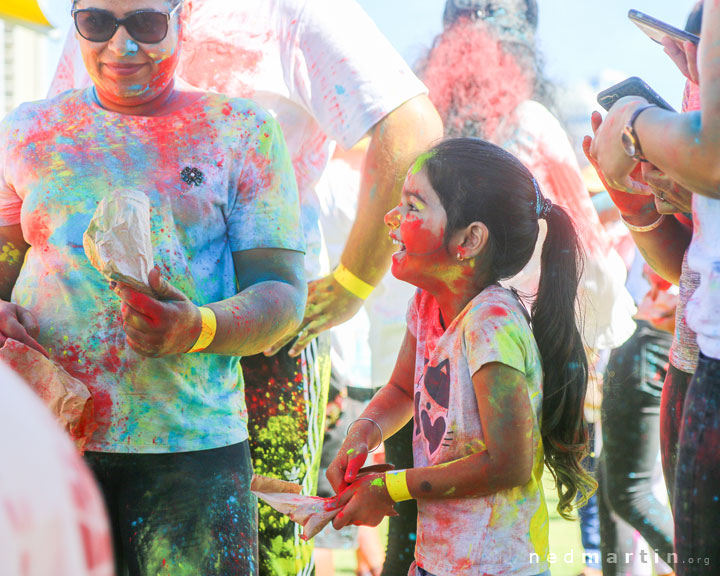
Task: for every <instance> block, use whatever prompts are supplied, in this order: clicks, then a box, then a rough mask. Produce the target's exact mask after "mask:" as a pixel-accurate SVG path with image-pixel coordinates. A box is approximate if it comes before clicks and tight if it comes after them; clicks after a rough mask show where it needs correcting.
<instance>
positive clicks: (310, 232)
mask: <svg viewBox="0 0 720 576" xmlns="http://www.w3.org/2000/svg"><path fill="white" fill-rule="evenodd" d="M189 17H190V19H189V22H188V27H187V34H186V35H185V38H184V41H183V46H182V53H181V55H180V63H179V65H178V76H179V77H180V78H182V79H183V80H185V81H186V82H188V83H190V84H191V85H193V86H197V87H198V88H201V89H203V90H212V91H215V92H222V93H223V94H228V95H230V96H237V97H242V98H251V99H253V100H254V101H256V102H258V103H259V104H260V105H261V106H263V107H264V108H265V109H266V110H269V111H270V112H271V113H272V114H273V116H275V118H277V120H278V122H279V123H280V126H281V127H282V130H283V133H284V135H285V139H286V141H287V145H288V149H289V150H290V157H291V159H292V163H293V166H294V168H295V176H296V178H297V183H298V190H299V193H300V202H301V205H302V222H303V229H304V231H305V237H306V241H307V256H306V258H305V268H306V272H307V275H308V278H310V279H312V278H317V277H318V276H320V275H323V274H326V273H327V272H328V264H327V254H326V253H325V252H324V247H323V245H322V232H321V228H320V225H319V218H320V208H319V204H318V198H317V195H316V194H315V185H316V184H317V182H318V180H319V179H320V176H321V175H322V173H323V171H324V170H325V167H326V166H327V164H328V161H329V160H330V156H331V154H332V149H333V140H335V141H337V142H339V143H340V145H341V146H343V148H345V149H350V148H351V147H352V146H353V145H354V144H355V143H356V142H358V141H359V140H360V139H361V138H362V137H363V136H365V135H366V134H367V133H368V131H369V130H370V129H371V128H372V127H373V126H374V125H375V124H377V122H379V121H380V120H382V119H383V118H384V117H385V116H387V115H388V114H389V113H390V112H392V111H393V110H395V109H396V108H397V107H398V106H400V105H401V104H403V103H404V102H406V101H408V100H410V99H411V98H413V97H414V96H417V95H418V94H425V93H427V89H426V88H425V86H424V85H423V84H422V82H420V81H419V80H418V79H417V77H416V76H415V75H414V74H413V72H412V70H411V69H410V67H409V66H408V65H407V63H406V62H405V61H404V60H403V58H402V56H400V54H399V53H398V52H397V50H395V49H394V48H393V47H392V45H391V44H390V42H388V40H387V39H386V38H385V37H384V36H383V35H382V33H381V32H380V31H379V30H378V28H377V26H376V25H375V24H374V23H373V21H372V20H371V19H370V17H369V16H368V15H367V14H366V13H365V12H364V11H363V9H362V8H361V7H360V6H359V5H358V3H357V2H356V1H355V0H193V5H192V10H191V11H190V14H189ZM89 82H90V79H89V78H88V75H87V72H86V70H85V66H84V65H83V61H82V58H81V56H80V50H79V48H78V43H77V39H76V36H75V30H74V29H73V30H70V31H69V33H68V38H67V43H66V45H65V49H64V50H63V55H62V57H61V60H60V64H59V65H58V69H57V72H56V74H55V79H54V81H53V85H52V87H51V90H50V95H51V96H54V95H56V94H58V93H60V92H62V91H63V90H68V89H70V88H82V87H85V86H87V85H88V84H89Z"/></svg>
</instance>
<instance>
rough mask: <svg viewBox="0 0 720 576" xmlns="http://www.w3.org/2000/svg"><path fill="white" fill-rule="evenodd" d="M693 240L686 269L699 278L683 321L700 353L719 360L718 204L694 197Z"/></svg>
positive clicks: (719, 243) (719, 237)
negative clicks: (693, 272) (693, 332)
mask: <svg viewBox="0 0 720 576" xmlns="http://www.w3.org/2000/svg"><path fill="white" fill-rule="evenodd" d="M692 206H693V239H692V242H691V243H690V248H689V249H688V265H689V266H690V268H691V269H692V270H693V271H695V272H697V273H698V274H699V275H700V286H698V289H697V290H696V291H695V294H693V295H692V297H691V298H690V302H688V305H687V311H686V314H685V318H686V321H687V325H688V326H689V327H690V328H691V329H692V330H693V331H695V332H696V333H697V342H698V346H699V347H700V352H702V353H703V354H705V356H708V357H710V358H714V359H717V360H720V249H718V246H720V226H719V225H718V224H719V223H720V200H715V199H713V198H707V197H705V196H700V195H699V194H693V201H692Z"/></svg>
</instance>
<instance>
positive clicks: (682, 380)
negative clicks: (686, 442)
mask: <svg viewBox="0 0 720 576" xmlns="http://www.w3.org/2000/svg"><path fill="white" fill-rule="evenodd" d="M692 377H693V375H692V374H688V373H687V372H683V371H682V370H678V369H677V368H675V366H673V365H672V364H670V368H669V369H668V373H667V376H666V377H665V386H663V393H662V401H661V403H660V454H662V464H663V474H664V475H665V486H666V488H667V491H668V495H669V496H670V503H671V504H672V502H673V499H674V497H673V492H674V490H675V468H676V466H677V453H678V444H679V442H680V424H682V415H683V408H684V407H685V396H687V390H688V387H689V386H690V380H692Z"/></svg>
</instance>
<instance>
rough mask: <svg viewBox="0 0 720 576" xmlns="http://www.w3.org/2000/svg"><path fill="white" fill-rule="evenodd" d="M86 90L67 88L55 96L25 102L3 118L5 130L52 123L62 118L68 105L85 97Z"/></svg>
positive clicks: (23, 128)
mask: <svg viewBox="0 0 720 576" xmlns="http://www.w3.org/2000/svg"><path fill="white" fill-rule="evenodd" d="M83 92H84V90H67V91H65V92H62V93H60V94H58V95H57V96H55V97H53V98H45V99H42V100H33V101H31V102H23V103H22V104H20V105H19V106H17V107H16V108H14V109H13V110H11V111H10V112H8V114H7V115H6V116H5V117H4V118H3V119H2V126H3V129H4V130H5V131H12V130H17V129H21V130H26V129H29V128H31V127H32V126H33V125H39V124H51V123H54V122H56V121H58V120H60V119H61V118H62V116H63V115H64V114H65V113H66V110H67V108H68V105H71V104H73V103H77V102H78V101H80V100H82V99H83Z"/></svg>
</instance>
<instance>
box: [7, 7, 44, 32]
mask: <svg viewBox="0 0 720 576" xmlns="http://www.w3.org/2000/svg"><path fill="white" fill-rule="evenodd" d="M0 18H6V19H8V20H11V21H16V22H19V23H21V24H31V25H35V26H43V27H46V28H47V27H50V22H48V20H47V18H46V17H45V14H43V11H42V10H41V9H40V6H38V1H37V0H2V2H0Z"/></svg>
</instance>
